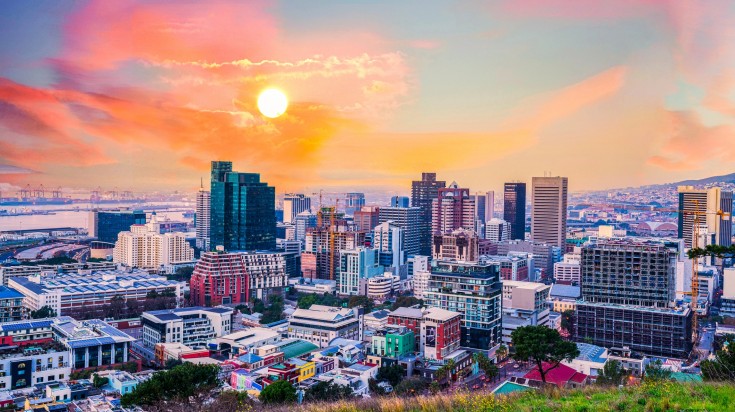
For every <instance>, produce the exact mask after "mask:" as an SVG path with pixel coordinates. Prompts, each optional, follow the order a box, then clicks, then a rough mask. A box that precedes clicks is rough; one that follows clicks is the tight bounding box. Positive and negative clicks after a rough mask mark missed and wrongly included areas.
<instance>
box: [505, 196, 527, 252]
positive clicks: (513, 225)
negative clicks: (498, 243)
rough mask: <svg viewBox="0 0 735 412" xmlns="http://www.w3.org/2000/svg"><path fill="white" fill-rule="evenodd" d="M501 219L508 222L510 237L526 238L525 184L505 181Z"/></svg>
mask: <svg viewBox="0 0 735 412" xmlns="http://www.w3.org/2000/svg"><path fill="white" fill-rule="evenodd" d="M503 220H505V221H506V222H508V223H510V238H511V239H512V240H524V239H525V238H526V184H525V183H517V182H515V183H506V184H505V187H504V190H503Z"/></svg>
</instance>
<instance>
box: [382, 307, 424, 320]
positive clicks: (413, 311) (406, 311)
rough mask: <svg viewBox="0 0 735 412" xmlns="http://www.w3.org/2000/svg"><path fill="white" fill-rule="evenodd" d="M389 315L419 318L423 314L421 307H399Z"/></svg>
mask: <svg viewBox="0 0 735 412" xmlns="http://www.w3.org/2000/svg"><path fill="white" fill-rule="evenodd" d="M390 315H391V316H399V317H402V318H413V319H421V318H422V317H423V316H424V311H423V309H419V308H406V307H401V308H398V309H396V310H394V311H393V312H391V313H390Z"/></svg>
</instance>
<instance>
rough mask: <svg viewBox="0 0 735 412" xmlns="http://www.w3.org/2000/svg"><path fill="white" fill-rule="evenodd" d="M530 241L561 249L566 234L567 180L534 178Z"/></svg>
mask: <svg viewBox="0 0 735 412" xmlns="http://www.w3.org/2000/svg"><path fill="white" fill-rule="evenodd" d="M531 186H532V189H531V196H532V199H531V202H532V211H531V239H532V240H534V241H535V242H543V243H547V244H549V245H552V246H558V247H563V246H564V243H566V234H567V178H566V177H534V178H533V181H532V184H531Z"/></svg>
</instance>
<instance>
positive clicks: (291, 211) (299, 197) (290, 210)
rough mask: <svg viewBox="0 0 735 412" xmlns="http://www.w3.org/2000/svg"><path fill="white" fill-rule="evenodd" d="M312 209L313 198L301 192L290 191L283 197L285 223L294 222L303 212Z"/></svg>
mask: <svg viewBox="0 0 735 412" xmlns="http://www.w3.org/2000/svg"><path fill="white" fill-rule="evenodd" d="M309 210H311V198H310V197H306V196H305V195H303V194H301V193H289V194H287V195H286V196H284V198H283V223H293V222H294V218H295V217H296V215H298V214H299V213H301V212H306V211H309Z"/></svg>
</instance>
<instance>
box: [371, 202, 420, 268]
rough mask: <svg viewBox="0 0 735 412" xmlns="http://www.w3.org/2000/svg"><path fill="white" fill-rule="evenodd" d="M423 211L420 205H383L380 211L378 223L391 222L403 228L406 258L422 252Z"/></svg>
mask: <svg viewBox="0 0 735 412" xmlns="http://www.w3.org/2000/svg"><path fill="white" fill-rule="evenodd" d="M422 213H423V211H422V210H421V209H420V208H418V207H381V208H380V210H379V211H378V223H385V222H391V223H393V224H394V225H396V226H398V227H400V228H401V229H403V252H404V254H405V258H406V259H408V258H409V257H411V256H416V255H420V254H421V236H422V231H421V230H422V228H421V217H422ZM429 250H431V249H429Z"/></svg>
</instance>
